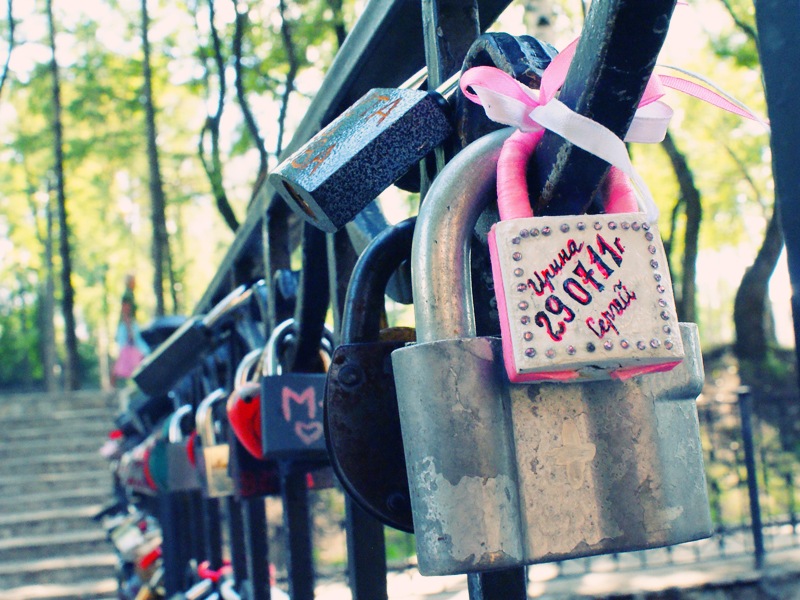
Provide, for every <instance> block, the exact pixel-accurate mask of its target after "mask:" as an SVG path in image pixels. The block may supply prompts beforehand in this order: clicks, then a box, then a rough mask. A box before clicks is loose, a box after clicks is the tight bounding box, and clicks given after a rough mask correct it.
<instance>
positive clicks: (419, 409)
mask: <svg viewBox="0 0 800 600" xmlns="http://www.w3.org/2000/svg"><path fill="white" fill-rule="evenodd" d="M509 132H510V131H509V130H503V131H498V132H495V133H492V134H489V135H487V136H485V137H484V138H481V139H480V140H478V141H477V142H475V143H473V144H471V145H470V146H469V147H467V148H466V149H465V150H463V151H462V152H461V153H460V154H458V155H457V156H456V158H455V159H454V160H453V161H452V162H451V163H450V164H448V166H447V167H446V168H445V169H444V170H443V171H442V172H441V173H440V174H439V176H438V177H437V179H436V181H435V182H434V185H433V187H432V188H431V190H430V192H429V194H428V197H427V198H426V201H425V203H424V204H423V206H422V209H421V211H420V215H419V217H418V220H417V227H416V232H415V235H414V244H413V251H412V259H411V264H412V274H413V287H414V310H415V315H416V326H417V340H418V342H417V344H416V345H411V346H408V347H406V348H402V349H400V350H396V351H395V352H394V353H393V354H392V363H393V366H394V372H395V381H396V384H397V392H398V403H399V410H400V418H401V425H402V429H403V441H404V446H405V451H406V464H407V469H408V477H409V483H410V488H411V502H412V512H413V518H414V530H415V533H416V542H417V555H418V560H419V568H420V571H421V572H422V573H423V574H425V575H445V574H453V573H464V572H478V571H487V570H493V569H500V568H507V567H515V566H520V565H525V564H532V563H536V562H545V561H552V560H561V559H566V558H575V557H581V556H589V555H593V554H602V553H609V552H623V551H630V550H638V549H644V548H652V547H658V546H664V545H669V544H675V543H679V542H685V541H689V540H694V539H699V538H703V537H707V536H709V535H710V534H711V520H710V514H709V510H708V498H707V492H706V485H705V475H704V470H703V459H702V450H701V447H700V438H699V430H698V422H697V412H696V407H695V398H696V396H697V394H698V393H699V392H700V390H701V386H702V363H701V356H700V351H699V345H698V342H697V328H696V326H694V325H691V324H688V325H687V324H681V325H680V329H681V335H682V339H683V343H684V346H685V352H686V358H685V359H684V361H683V362H682V363H681V365H679V366H678V367H676V368H675V369H674V370H673V371H671V372H669V373H658V374H651V375H642V376H639V377H634V378H632V379H629V380H627V381H601V382H588V383H583V384H564V383H543V384H511V383H510V382H509V379H508V376H507V374H506V373H505V369H504V366H503V360H502V351H501V342H500V339H499V338H492V337H481V338H479V337H475V315H474V307H473V305H472V300H471V280H470V263H469V244H470V241H471V236H472V234H471V232H472V231H473V228H474V226H475V223H476V221H477V219H478V217H479V215H480V213H481V212H482V210H483V209H484V207H485V206H486V203H487V202H488V200H489V199H490V198H491V197H492V195H493V190H494V186H495V169H496V161H497V156H498V154H499V151H500V146H501V144H502V142H503V141H504V140H505V138H506V137H507V136H508V135H509Z"/></svg>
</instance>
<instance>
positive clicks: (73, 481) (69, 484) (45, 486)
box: [0, 468, 111, 496]
mask: <svg viewBox="0 0 800 600" xmlns="http://www.w3.org/2000/svg"><path fill="white" fill-rule="evenodd" d="M104 484H105V485H106V486H107V489H109V490H110V489H111V473H110V472H109V471H108V469H107V468H105V469H92V470H90V471H75V472H71V473H36V474H30V473H22V474H13V475H0V496H5V495H7V494H8V495H14V494H16V495H25V494H40V493H42V492H57V491H59V489H76V488H81V487H89V488H98V487H100V486H102V485H104Z"/></svg>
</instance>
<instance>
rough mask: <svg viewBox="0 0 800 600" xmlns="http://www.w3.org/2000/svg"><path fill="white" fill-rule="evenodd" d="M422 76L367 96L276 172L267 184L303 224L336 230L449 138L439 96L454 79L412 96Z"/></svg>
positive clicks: (446, 94)
mask: <svg viewBox="0 0 800 600" xmlns="http://www.w3.org/2000/svg"><path fill="white" fill-rule="evenodd" d="M424 76H425V72H424V71H421V72H419V73H417V74H416V75H415V76H414V77H412V78H411V79H410V80H409V81H407V82H406V83H405V84H403V86H401V87H400V88H397V89H395V88H376V89H373V90H371V91H369V92H367V93H366V94H365V95H364V96H363V97H362V98H361V99H360V100H359V101H358V102H356V103H355V104H354V105H353V106H351V107H350V108H349V109H347V110H346V111H345V112H344V113H342V114H341V115H340V116H339V117H337V118H336V119H334V120H333V121H332V122H331V123H330V124H329V125H328V126H326V127H325V128H324V129H322V131H320V132H319V133H318V134H317V135H315V136H314V137H313V138H311V140H309V141H308V142H307V143H306V144H305V145H304V146H302V147H301V148H300V149H299V150H298V151H297V152H295V153H294V154H292V155H291V156H290V157H289V158H287V159H286V160H285V161H283V162H282V163H281V164H280V165H278V167H277V168H276V169H275V170H274V171H273V172H272V173H271V174H270V176H269V182H270V183H271V184H272V185H273V187H274V188H275V189H276V190H277V191H278V193H279V194H280V195H281V196H282V197H283V198H284V200H286V202H287V203H288V204H289V206H291V207H292V209H293V210H294V211H295V212H296V213H297V214H298V215H299V216H301V217H302V218H303V219H305V220H306V221H309V222H310V223H312V224H313V225H315V226H316V227H318V228H320V229H322V230H323V231H327V232H334V231H338V230H339V229H341V228H342V227H344V226H345V225H346V224H347V223H348V222H349V221H351V220H352V219H353V218H354V217H355V216H356V215H357V214H358V213H359V212H360V211H361V210H362V209H363V208H365V207H366V206H367V205H368V204H369V203H370V202H372V201H373V200H374V199H375V198H376V197H377V196H378V194H380V193H381V192H382V191H383V190H385V189H386V188H387V187H389V186H390V185H391V184H392V183H393V182H394V181H395V180H397V179H398V178H399V177H400V176H401V175H403V174H404V173H405V172H406V171H408V169H409V167H411V166H412V165H414V164H415V163H417V162H419V161H420V160H421V159H422V158H423V157H424V156H425V155H426V154H428V152H430V151H431V150H433V148H435V147H436V146H438V145H439V144H441V143H442V142H443V141H444V140H445V139H446V138H447V136H449V135H450V134H451V133H452V131H453V128H452V125H451V124H450V120H449V116H448V113H449V112H450V110H449V108H448V104H447V100H446V99H445V97H449V96H451V95H452V93H453V92H454V91H455V90H456V88H457V85H456V84H457V81H458V75H455V76H453V77H451V78H450V79H448V80H447V81H446V82H445V83H443V84H442V85H441V86H440V87H439V88H438V89H437V90H436V91H434V92H427V91H423V90H419V89H413V88H415V87H418V85H419V84H420V83H421V82H422V81H423V80H424Z"/></svg>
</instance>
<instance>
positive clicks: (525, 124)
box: [460, 39, 769, 222]
mask: <svg viewBox="0 0 800 600" xmlns="http://www.w3.org/2000/svg"><path fill="white" fill-rule="evenodd" d="M577 45H578V40H577V39H576V40H574V41H573V42H572V43H570V44H569V45H568V46H567V47H566V48H564V50H563V51H561V52H560V53H559V54H558V55H557V56H556V57H555V58H554V59H553V60H552V61H551V62H550V65H548V67H547V68H546V69H545V70H544V73H543V74H542V80H541V84H540V86H539V89H538V90H534V89H531V88H529V87H527V86H525V85H523V84H522V83H520V82H519V81H517V80H516V79H514V78H513V77H512V76H511V75H509V74H508V73H505V72H504V71H501V70H500V69H497V68H495V67H474V68H472V69H469V70H468V71H466V72H465V73H464V74H462V76H461V82H460V85H461V90H462V92H463V93H464V95H465V96H466V97H467V98H468V99H470V100H471V101H473V102H475V103H476V104H480V105H482V106H483V108H484V110H485V111H486V115H487V116H488V117H489V118H490V119H492V120H493V121H495V122H497V123H502V124H503V125H510V126H512V127H517V128H518V129H519V130H520V131H523V132H538V131H542V130H543V129H549V130H551V131H553V132H554V133H557V134H559V135H560V136H561V137H563V138H565V139H567V140H568V141H569V142H571V143H572V144H574V145H575V146H578V147H579V148H582V149H583V150H586V151H587V152H590V153H592V154H594V155H595V156H598V157H600V158H602V159H603V160H605V161H606V162H608V163H609V164H611V165H612V166H614V167H617V168H618V169H619V170H621V171H622V172H623V173H625V174H626V175H627V176H628V177H629V178H630V180H631V183H632V184H633V185H634V187H635V188H636V190H637V191H638V193H639V195H640V198H639V201H640V202H639V204H640V208H641V210H642V211H643V212H645V213H646V214H647V218H648V220H650V222H655V221H656V220H657V219H658V208H657V207H656V205H655V201H654V200H653V197H652V195H651V194H650V190H649V189H648V187H647V184H646V183H645V182H644V180H643V179H642V178H641V177H640V176H639V174H638V173H636V171H635V170H634V168H633V165H632V164H631V161H630V157H629V156H628V150H627V148H626V147H625V143H624V142H642V143H658V142H661V141H662V140H663V139H664V137H665V135H666V133H667V127H668V126H669V122H670V119H671V118H672V114H673V111H672V108H670V107H669V106H668V105H667V104H666V103H665V102H662V101H661V98H663V97H664V94H665V91H666V90H665V88H672V89H675V90H677V91H680V92H683V93H685V94H689V95H691V96H694V97H696V98H698V99H700V100H703V101H705V102H708V103H709V104H712V105H713V106H717V107H718V108H722V109H723V110H727V111H729V112H732V113H734V114H737V115H740V116H742V117H746V118H748V119H753V120H755V121H758V122H760V123H761V124H762V125H764V127H766V128H767V130H769V125H768V124H767V123H766V122H765V121H763V120H762V119H760V118H758V117H757V116H755V114H754V113H753V111H751V110H750V109H748V108H747V107H746V106H744V105H742V104H741V103H739V102H738V101H736V100H734V99H733V98H731V97H730V96H728V95H727V94H725V93H724V92H722V91H721V90H719V91H718V92H715V91H712V90H709V89H707V88H705V87H703V86H701V85H698V84H696V83H694V82H691V81H688V80H686V79H683V78H680V77H669V76H666V75H656V74H654V75H653V76H651V77H650V80H649V81H648V83H647V86H646V87H645V91H644V94H643V95H642V99H641V101H640V102H639V105H638V108H637V110H636V113H635V115H634V118H633V121H632V123H631V126H630V128H629V129H628V132H627V133H626V135H625V138H624V142H623V140H621V139H620V138H619V137H617V136H616V135H615V134H614V132H612V131H611V130H610V129H608V128H607V127H605V126H603V125H601V124H600V123H598V122H596V121H593V120H591V119H589V118H587V117H584V116H582V115H579V114H578V113H576V112H574V111H573V110H571V109H570V108H568V107H567V106H566V105H565V104H564V103H563V102H561V101H559V100H558V99H557V98H556V97H555V95H556V93H557V92H558V90H559V89H560V88H561V86H562V85H563V84H564V80H565V79H566V76H567V71H568V70H569V65H570V63H571V62H572V59H573V57H574V56H575V49H576V47H577ZM676 70H680V69H676ZM684 73H687V74H690V73H688V72H685V71H684ZM690 75H693V76H695V77H697V76H696V75H694V74H690ZM698 78H699V77H698ZM699 79H702V78H699ZM704 82H705V83H706V84H707V85H710V86H711V87H714V88H716V86H714V85H713V84H711V83H710V82H707V81H705V80H704ZM717 89H718V88H717Z"/></svg>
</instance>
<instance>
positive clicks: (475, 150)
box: [411, 128, 514, 343]
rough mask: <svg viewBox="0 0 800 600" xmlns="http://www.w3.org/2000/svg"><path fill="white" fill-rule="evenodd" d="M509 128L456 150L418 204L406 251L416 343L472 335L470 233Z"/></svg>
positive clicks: (490, 192)
mask: <svg viewBox="0 0 800 600" xmlns="http://www.w3.org/2000/svg"><path fill="white" fill-rule="evenodd" d="M513 131H514V129H511V128H507V129H500V130H498V131H494V132H492V133H490V134H488V135H485V136H483V137H482V138H480V139H478V140H476V141H474V142H473V143H471V144H470V145H469V146H467V147H466V148H465V149H464V150H462V151H461V152H459V153H458V154H457V155H456V156H455V158H453V160H451V161H450V162H449V163H448V164H447V166H445V168H444V169H443V170H442V172H441V173H439V175H438V176H437V177H436V179H435V180H434V182H433V185H432V186H431V188H430V190H429V191H428V194H427V196H426V197H425V201H424V202H423V203H422V207H421V208H420V212H419V217H418V218H417V226H416V231H415V233H414V243H413V246H412V250H411V269H412V271H411V272H412V287H413V292H414V315H415V319H416V327H417V342H418V343H424V342H433V341H436V340H444V339H453V338H462V337H474V336H475V332H476V329H475V307H474V305H473V303H472V274H471V272H470V244H471V242H472V232H473V230H474V228H475V224H476V223H477V221H478V217H480V215H481V213H482V212H483V210H484V208H486V205H487V204H488V203H489V200H490V199H492V198H494V197H495V186H496V182H497V159H498V157H499V156H500V149H501V147H502V145H503V142H505V140H506V139H507V138H508V137H509V136H510V135H511V133H512V132H513ZM422 273H425V274H426V276H425V277H420V274H422Z"/></svg>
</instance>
